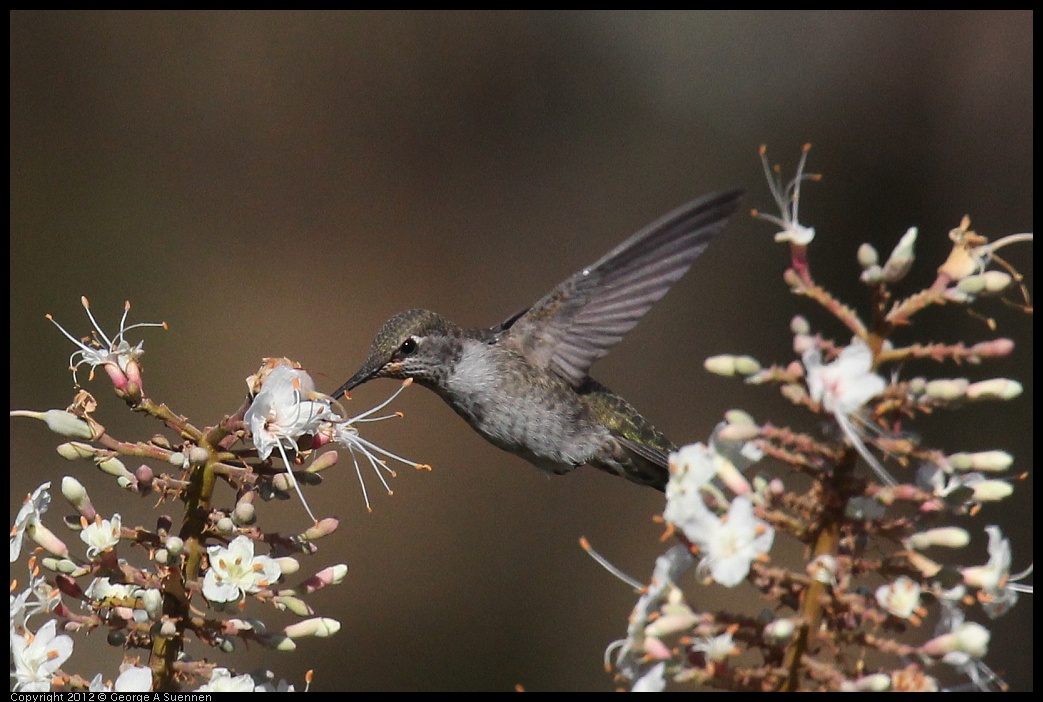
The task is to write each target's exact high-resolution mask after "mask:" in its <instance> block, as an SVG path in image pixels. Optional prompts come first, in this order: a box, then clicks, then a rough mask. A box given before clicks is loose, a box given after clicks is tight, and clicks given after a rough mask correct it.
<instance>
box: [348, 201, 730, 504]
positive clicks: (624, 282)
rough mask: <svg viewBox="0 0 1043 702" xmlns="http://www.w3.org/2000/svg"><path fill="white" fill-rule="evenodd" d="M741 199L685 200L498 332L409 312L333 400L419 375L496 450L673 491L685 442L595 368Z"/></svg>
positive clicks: (392, 323) (386, 330)
mask: <svg viewBox="0 0 1043 702" xmlns="http://www.w3.org/2000/svg"><path fill="white" fill-rule="evenodd" d="M740 195H741V193H740V192H738V191H730V192H725V193H716V194H712V195H707V196H704V197H701V198H699V199H697V200H694V201H692V202H690V203H688V204H687V205H684V206H682V207H679V208H678V209H676V210H674V211H673V212H671V213H670V214H668V215H666V216H665V217H662V218H661V219H659V220H658V221H656V222H653V223H652V224H650V225H648V226H647V227H645V228H644V229H642V230H641V231H639V232H637V233H636V234H634V235H633V236H631V237H630V238H629V239H627V240H626V241H624V242H623V243H622V244H620V245H619V246H617V247H616V248H614V249H612V250H611V251H609V252H608V253H607V254H606V255H605V256H603V257H602V258H600V259H598V260H597V261H596V262H595V263H592V264H591V265H589V266H587V267H586V268H583V269H582V270H580V271H579V272H577V273H576V274H574V275H572V276H570V277H568V278H566V279H565V280H564V281H563V282H562V283H560V284H559V285H558V286H557V287H555V288H554V289H553V290H551V291H550V292H549V293H547V294H546V295H544V296H543V297H542V298H541V299H540V300H539V301H538V302H536V304H535V305H533V306H532V307H529V308H528V309H524V310H521V311H520V312H518V313H517V314H514V315H513V316H511V317H509V318H508V319H507V320H506V321H504V322H502V323H500V324H498V325H496V326H494V327H492V328H489V329H463V328H461V327H458V326H457V325H455V324H453V323H452V322H450V321H448V320H447V319H445V318H444V317H442V316H440V315H438V314H435V313H434V312H429V311H428V310H421V309H414V310H407V311H405V312H400V313H398V314H396V315H395V316H394V317H392V318H391V319H389V320H388V321H387V322H385V323H384V326H383V327H381V329H380V331H379V332H377V335H376V338H375V339H374V340H373V346H372V348H371V349H370V353H369V358H367V359H366V362H365V363H364V364H363V365H362V368H360V369H359V371H358V372H357V373H356V374H355V375H353V376H351V378H350V379H349V380H348V381H347V382H346V383H344V385H342V386H341V387H340V389H339V390H337V392H335V393H334V394H333V397H334V398H338V397H341V396H342V395H344V394H345V393H347V391H349V390H351V389H352V388H354V387H356V386H358V385H361V384H362V383H365V382H366V381H368V380H372V379H373V378H401V379H405V378H412V379H413V380H414V381H415V382H417V383H419V384H420V385H423V386H424V387H426V388H430V389H431V390H434V391H435V392H436V393H437V394H438V396H439V397H441V398H442V399H443V400H445V401H446V403H448V405H449V406H450V407H452V408H453V409H454V410H456V413H457V414H459V415H460V416H461V417H463V418H464V419H465V420H466V421H467V423H468V424H470V425H471V427H472V428H474V430H475V431H477V432H478V433H479V434H481V435H482V436H484V437H485V438H486V439H488V440H489V441H490V442H492V443H493V444H494V445H496V446H499V447H500V448H502V449H504V450H505V451H510V452H511V453H513V454H516V455H518V456H521V457H522V458H524V459H526V460H527V461H529V462H531V463H533V464H534V465H536V466H537V467H539V468H542V469H544V470H548V471H550V472H552V473H557V474H563V473H567V472H569V471H571V470H573V469H574V468H576V467H578V466H581V465H584V464H589V465H592V466H594V467H596V468H600V469H601V470H603V471H605V472H607V473H612V474H615V475H621V476H623V477H625V478H627V479H628V480H631V481H633V482H635V483H639V484H641V485H651V486H652V487H655V488H657V489H659V490H664V489H665V488H666V482H667V479H668V478H669V470H668V468H667V456H668V454H669V453H670V451H673V450H675V449H676V446H675V445H674V444H673V443H672V442H671V441H670V440H669V439H667V438H666V437H665V436H664V435H663V434H662V433H661V432H659V431H658V430H657V429H656V428H655V427H653V426H652V425H651V424H650V423H649V422H648V420H646V419H645V418H644V417H643V416H641V415H640V414H639V413H638V411H637V410H635V409H634V408H633V407H632V406H631V405H630V403H628V402H627V401H626V400H624V399H623V398H621V397H620V396H619V395H616V394H615V393H613V392H612V391H611V390H609V389H608V388H606V387H605V386H604V385H601V384H600V383H598V382H597V381H596V380H594V379H593V378H591V377H590V376H588V375H587V371H588V369H589V368H590V366H591V364H593V363H594V361H596V360H598V359H599V358H601V357H602V356H604V355H605V354H607V353H608V352H609V350H610V349H611V348H612V347H613V346H615V345H616V344H617V343H618V342H619V340H620V339H622V338H623V335H624V334H626V333H627V332H628V331H629V330H630V329H631V328H632V327H633V326H634V325H635V324H637V322H638V320H640V319H641V317H642V315H644V314H645V312H647V311H648V310H649V308H650V307H651V306H652V304H653V303H654V302H655V301H656V300H658V299H659V298H661V297H662V296H663V295H665V294H666V291H667V290H668V289H669V288H670V286H671V285H672V284H673V283H674V282H676V281H677V280H678V279H679V278H680V277H681V276H683V275H684V274H685V272H687V271H688V269H689V267H691V265H692V262H693V261H695V259H696V258H698V257H699V254H701V253H702V252H703V250H704V249H705V248H706V246H707V244H709V243H710V240H711V239H713V238H714V237H715V236H716V235H717V234H718V233H720V231H721V230H722V229H723V228H724V225H725V222H726V220H727V218H728V216H729V215H731V214H732V213H733V212H734V211H735V208H736V206H737V204H738V200H739V196H740Z"/></svg>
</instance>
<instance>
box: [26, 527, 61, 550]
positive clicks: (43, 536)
mask: <svg viewBox="0 0 1043 702" xmlns="http://www.w3.org/2000/svg"><path fill="white" fill-rule="evenodd" d="M25 535H26V536H28V537H29V538H30V539H32V540H33V541H35V542H36V543H37V544H38V545H39V546H42V547H43V549H44V550H45V551H47V552H48V553H51V554H54V555H55V556H58V557H59V558H68V557H69V547H68V546H66V545H65V542H64V541H62V540H61V539H59V538H58V537H57V536H55V535H54V532H52V531H51V530H50V529H48V528H47V527H45V526H44V525H43V523H42V522H34V523H31V524H29V525H28V526H26V527H25Z"/></svg>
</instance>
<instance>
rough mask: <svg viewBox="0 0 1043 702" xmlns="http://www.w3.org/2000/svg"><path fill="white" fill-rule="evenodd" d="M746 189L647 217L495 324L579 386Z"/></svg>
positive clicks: (510, 341)
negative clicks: (596, 257)
mask: <svg viewBox="0 0 1043 702" xmlns="http://www.w3.org/2000/svg"><path fill="white" fill-rule="evenodd" d="M741 195H742V193H741V191H737V190H733V191H729V192H724V193H715V194H711V195H706V196H704V197H701V198H699V199H698V200H694V201H692V202H690V203H688V204H687V205H683V206H682V207H679V208H677V209H676V210H674V211H673V212H671V213H670V214H668V215H666V216H665V217H662V218H661V219H659V220H657V221H655V222H653V223H652V224H650V225H648V226H647V227H645V228H644V229H642V230H641V231H639V232H637V233H636V234H634V235H633V236H631V237H630V238H629V239H627V240H626V241H624V242H623V243H622V244H620V245H619V246H617V247H616V248H614V249H612V250H611V251H609V252H608V253H607V254H606V255H605V256H604V257H602V258H601V259H600V260H598V261H597V262H596V263H593V264H591V265H590V266H588V267H586V268H584V269H583V270H581V271H579V272H578V273H576V274H575V275H573V276H571V277H570V278H568V279H566V280H565V281H563V282H562V283H561V284H560V285H558V286H557V287H556V288H554V289H553V290H552V291H550V293H548V294H547V295H546V296H545V297H544V298H543V299H541V300H540V301H539V302H537V303H536V304H535V305H533V306H532V307H531V308H529V309H528V310H527V311H524V312H522V313H519V314H516V315H514V316H512V317H511V318H509V319H507V320H506V321H505V322H503V323H502V324H500V325H498V326H496V327H494V328H493V331H494V332H497V333H502V336H501V338H502V342H503V343H504V344H506V345H508V346H509V347H510V348H513V349H515V350H516V351H518V352H519V353H521V354H523V355H524V356H525V357H526V358H527V359H528V360H529V362H530V363H532V364H533V365H534V366H536V367H539V368H545V369H548V370H552V371H554V372H556V373H557V374H558V375H560V376H561V377H563V378H564V379H565V380H567V381H568V382H569V383H571V384H572V385H573V386H575V387H578V386H579V385H580V384H581V383H582V382H583V380H584V379H585V378H586V377H587V372H588V371H589V369H590V366H591V364H593V363H594V361H596V360H598V359H599V358H601V357H602V356H604V355H605V354H607V353H608V351H609V349H611V348H612V347H613V346H615V345H616V344H617V343H618V342H619V340H620V339H622V338H623V335H624V334H626V333H627V332H628V331H630V330H631V329H632V328H633V326H634V325H635V324H637V322H638V320H640V319H641V317H642V316H643V315H644V314H645V312H647V311H648V310H649V308H650V307H651V306H652V305H653V304H654V303H655V302H656V301H657V300H658V299H659V298H661V297H662V296H663V295H665V294H666V291H667V290H669V289H670V286H671V285H673V284H674V283H675V282H676V281H677V280H678V279H679V278H680V277H681V276H683V275H684V274H685V273H686V272H687V271H688V269H689V268H690V267H691V265H692V263H693V262H694V261H695V259H696V258H698V257H699V254H701V253H702V252H703V250H704V249H705V248H706V246H707V245H708V244H709V243H710V240H711V239H713V238H714V237H715V236H716V235H717V234H719V233H720V232H721V230H722V229H723V228H724V225H725V223H726V221H727V219H728V217H729V216H730V215H731V214H732V213H733V212H734V211H735V208H736V207H737V206H738V201H739V197H740V196H741Z"/></svg>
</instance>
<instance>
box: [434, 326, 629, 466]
mask: <svg viewBox="0 0 1043 702" xmlns="http://www.w3.org/2000/svg"><path fill="white" fill-rule="evenodd" d="M434 389H435V391H436V392H438V394H440V395H441V396H442V397H443V399H445V401H446V402H447V403H448V404H449V405H450V406H452V408H453V409H454V410H456V412H457V413H458V414H459V415H460V416H461V417H463V418H464V419H465V420H466V421H467V423H468V424H470V425H471V427H472V428H474V430H475V431H477V432H478V433H479V434H481V435H482V436H484V437H485V438H486V439H487V440H488V441H490V442H491V443H492V444H494V445H496V446H498V447H499V448H502V449H504V450H506V451H510V452H511V453H514V454H517V455H519V456H521V457H522V458H525V459H526V460H528V461H529V462H530V463H533V464H534V465H536V466H537V467H539V468H542V469H544V470H548V471H551V472H553V473H566V472H568V471H570V470H572V469H573V468H576V467H577V466H581V465H584V464H586V463H591V462H592V461H595V460H596V459H597V458H598V456H599V455H601V454H604V453H605V452H606V451H607V450H611V445H612V444H613V443H614V442H613V438H612V434H611V432H610V431H609V429H608V428H606V427H605V426H604V424H602V423H601V422H600V421H598V420H597V418H596V417H595V416H594V415H593V412H592V411H591V408H590V406H589V405H588V403H587V402H586V401H585V400H584V398H583V397H582V396H580V395H579V394H577V393H576V391H575V390H574V389H573V388H572V387H571V386H570V385H569V384H568V383H566V382H565V381H564V380H563V379H561V378H559V377H557V376H556V375H554V374H551V373H547V372H546V371H542V370H537V369H535V368H533V367H532V366H531V365H530V364H529V363H528V362H527V361H526V360H525V359H524V358H523V357H521V356H520V355H518V354H516V353H514V352H513V351H510V350H507V349H503V348H500V347H498V346H496V345H495V344H488V343H484V342H482V341H478V340H475V339H465V340H464V343H463V346H462V348H461V349H460V355H459V356H458V358H457V361H456V363H455V365H454V367H453V368H452V370H451V371H450V372H449V373H448V374H447V376H446V378H445V380H444V385H443V386H442V387H436V388H434Z"/></svg>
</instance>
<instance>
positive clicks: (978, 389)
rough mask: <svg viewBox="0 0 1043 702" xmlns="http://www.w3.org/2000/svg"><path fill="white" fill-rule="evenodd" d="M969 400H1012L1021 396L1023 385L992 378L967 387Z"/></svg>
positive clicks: (1009, 380) (1007, 379) (1004, 379)
mask: <svg viewBox="0 0 1043 702" xmlns="http://www.w3.org/2000/svg"><path fill="white" fill-rule="evenodd" d="M966 394H967V399H969V400H1012V399H1014V398H1015V397H1017V396H1018V395H1020V394H1021V383H1019V382H1018V381H1016V380H1011V379H1009V378H991V379H990V380H982V381H979V382H977V383H972V384H971V385H969V386H968V387H967V391H966Z"/></svg>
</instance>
